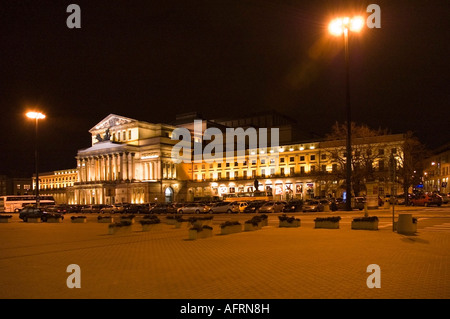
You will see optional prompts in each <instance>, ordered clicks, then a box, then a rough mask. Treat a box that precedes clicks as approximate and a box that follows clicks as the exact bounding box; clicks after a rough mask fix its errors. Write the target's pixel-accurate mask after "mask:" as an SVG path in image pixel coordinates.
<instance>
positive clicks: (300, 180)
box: [40, 113, 404, 205]
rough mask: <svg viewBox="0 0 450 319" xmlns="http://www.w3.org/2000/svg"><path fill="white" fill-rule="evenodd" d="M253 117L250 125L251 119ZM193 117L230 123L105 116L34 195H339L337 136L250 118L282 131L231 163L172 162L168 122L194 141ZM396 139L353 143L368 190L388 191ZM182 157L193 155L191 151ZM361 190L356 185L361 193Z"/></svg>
mask: <svg viewBox="0 0 450 319" xmlns="http://www.w3.org/2000/svg"><path fill="white" fill-rule="evenodd" d="M269 116H273V114H271V115H269ZM255 118H256V119H257V120H258V123H257V124H258V125H253V124H252V121H253V120H254V119H255ZM195 119H197V120H201V122H200V123H201V132H204V130H206V129H207V128H210V127H216V128H219V130H221V131H224V130H225V129H226V128H227V127H228V126H227V125H230V123H231V124H233V122H227V121H224V120H222V121H215V120H206V119H202V118H201V117H200V116H199V115H198V114H195V113H192V114H184V115H182V116H177V120H176V121H174V123H172V124H154V123H149V122H144V121H138V120H135V119H131V118H127V117H123V116H119V115H115V114H110V115H109V116H107V117H106V118H104V119H103V120H102V121H100V122H99V123H98V124H97V125H95V126H94V127H93V128H92V129H91V130H90V131H89V132H90V134H91V146H90V147H89V148H86V149H81V150H79V151H78V152H77V156H76V160H77V167H76V169H72V170H64V171H55V172H51V173H48V174H46V173H44V174H43V175H42V176H41V178H40V180H41V184H40V186H41V191H42V192H43V193H42V194H47V193H49V194H51V193H52V192H53V194H52V195H54V194H55V193H57V191H58V190H63V189H64V191H65V202H66V203H69V204H86V205H87V204H115V203H148V202H156V201H158V202H163V201H166V202H170V201H191V200H196V199H199V198H204V197H213V196H214V197H223V196H226V195H229V194H233V193H237V192H251V191H253V190H255V189H254V188H255V180H257V181H258V190H267V191H271V192H272V194H273V195H274V198H275V199H280V200H288V199H291V198H298V199H308V198H312V197H317V196H321V197H327V196H332V197H340V196H342V195H343V192H344V191H345V185H344V182H345V177H344V176H343V172H344V167H345V166H344V165H343V164H342V158H345V141H344V140H335V141H330V140H310V141H303V142H298V143H295V142H288V140H290V139H291V138H292V135H291V130H292V127H291V125H293V124H294V123H293V122H290V121H288V120H286V119H284V118H281V119H278V122H277V121H274V122H268V119H267V118H266V119H263V118H262V117H261V116H258V117H253V118H251V117H250V120H246V122H245V125H246V127H252V126H261V125H262V124H264V123H272V124H271V125H272V127H273V126H277V123H278V124H279V127H280V128H282V129H283V131H284V133H283V136H284V137H283V138H281V141H282V142H280V143H279V144H277V146H276V147H271V146H268V147H258V148H257V149H249V148H246V149H245V155H244V156H242V154H241V155H240V157H237V156H236V157H235V158H234V159H233V160H232V161H225V160H223V161H216V162H208V161H205V160H203V161H201V162H193V161H191V162H189V163H186V162H182V163H177V162H176V161H175V160H174V159H173V158H172V149H173V147H174V145H176V144H177V143H178V142H179V140H178V139H174V140H172V139H171V137H172V133H173V131H174V130H175V129H176V128H180V127H182V128H186V129H188V130H189V131H190V132H191V133H193V134H191V141H190V143H191V145H192V146H193V145H194V144H195V143H200V145H201V146H202V147H204V146H205V145H206V144H208V141H205V140H203V139H202V134H203V133H199V132H196V131H195V129H194V125H193V123H194V120H195ZM247 119H248V118H247ZM238 124H239V123H238ZM241 124H242V123H241ZM233 125H234V124H233ZM403 141H404V136H403V135H402V134H395V135H383V136H375V137H370V138H360V139H355V140H354V141H353V150H354V153H355V154H354V156H353V157H354V158H358V155H360V153H364V156H365V155H366V154H369V153H370V154H371V163H370V166H371V169H372V170H373V174H372V175H371V176H372V179H371V180H370V182H371V183H372V186H371V189H372V192H373V193H374V194H379V195H381V196H382V195H384V194H387V193H390V189H391V185H390V184H389V183H390V182H392V181H391V180H390V179H389V177H388V163H389V159H390V157H392V156H394V158H395V159H396V161H400V160H401V158H402V156H403V154H402V152H401V149H402V148H401V146H402V143H403ZM268 145H270V144H268ZM192 149H194V148H192ZM190 156H191V158H192V159H193V154H191V155H190ZM366 157H367V156H366ZM364 182H366V180H365V181H364ZM373 185H375V186H373ZM399 189H400V188H399ZM365 192H366V189H365V188H362V189H361V195H362V194H363V193H365ZM58 198H59V197H58ZM61 198H62V195H61Z"/></svg>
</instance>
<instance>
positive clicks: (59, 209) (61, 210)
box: [45, 205, 68, 214]
mask: <svg viewBox="0 0 450 319" xmlns="http://www.w3.org/2000/svg"><path fill="white" fill-rule="evenodd" d="M45 211H46V212H47V213H58V214H65V213H67V212H68V208H67V207H66V206H65V205H55V206H46V207H45Z"/></svg>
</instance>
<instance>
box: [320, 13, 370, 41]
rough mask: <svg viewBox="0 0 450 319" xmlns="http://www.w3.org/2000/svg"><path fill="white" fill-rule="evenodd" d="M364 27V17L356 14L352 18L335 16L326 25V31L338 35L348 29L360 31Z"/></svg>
mask: <svg viewBox="0 0 450 319" xmlns="http://www.w3.org/2000/svg"><path fill="white" fill-rule="evenodd" d="M363 27H364V18H363V17H361V16H356V17H353V18H351V19H350V18H349V17H344V18H336V19H334V20H332V21H331V22H330V24H329V25H328V31H329V32H330V33H331V34H332V35H335V36H340V35H342V34H343V33H347V32H348V31H349V30H350V31H352V32H360V31H361V30H362V28H363Z"/></svg>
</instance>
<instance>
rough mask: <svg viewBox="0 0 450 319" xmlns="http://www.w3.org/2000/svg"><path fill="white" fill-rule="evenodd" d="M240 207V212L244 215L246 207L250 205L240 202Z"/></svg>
mask: <svg viewBox="0 0 450 319" xmlns="http://www.w3.org/2000/svg"><path fill="white" fill-rule="evenodd" d="M238 205H239V212H240V213H243V212H244V210H245V207H247V206H248V203H247V202H239V203H238Z"/></svg>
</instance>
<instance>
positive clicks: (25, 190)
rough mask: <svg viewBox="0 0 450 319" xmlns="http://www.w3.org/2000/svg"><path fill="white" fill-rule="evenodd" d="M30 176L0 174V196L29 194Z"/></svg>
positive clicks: (30, 188) (30, 189)
mask: <svg viewBox="0 0 450 319" xmlns="http://www.w3.org/2000/svg"><path fill="white" fill-rule="evenodd" d="M31 185H32V183H31V178H27V177H9V176H6V175H0V196H4V195H31V194H32V192H33V191H32V186H31Z"/></svg>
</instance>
